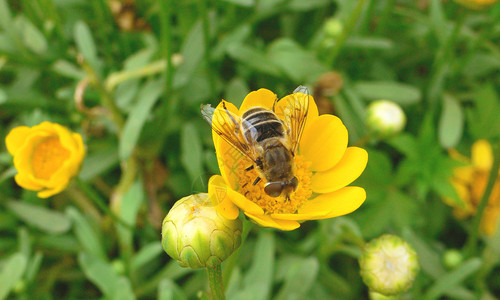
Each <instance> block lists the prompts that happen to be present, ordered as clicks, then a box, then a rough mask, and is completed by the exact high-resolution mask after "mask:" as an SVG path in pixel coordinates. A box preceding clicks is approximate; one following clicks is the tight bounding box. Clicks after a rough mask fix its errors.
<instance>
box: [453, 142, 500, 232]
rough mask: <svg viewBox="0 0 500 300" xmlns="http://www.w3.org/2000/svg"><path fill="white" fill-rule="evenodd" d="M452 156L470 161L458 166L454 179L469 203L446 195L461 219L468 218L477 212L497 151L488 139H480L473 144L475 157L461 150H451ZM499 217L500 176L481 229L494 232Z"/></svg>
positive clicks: (460, 193) (463, 198)
mask: <svg viewBox="0 0 500 300" xmlns="http://www.w3.org/2000/svg"><path fill="white" fill-rule="evenodd" d="M450 155H451V156H452V157H453V158H454V159H456V160H457V161H460V162H462V163H464V164H466V165H465V166H460V167H457V168H455V169H454V170H453V178H452V179H451V183H452V185H453V186H454V187H455V190H456V191H457V193H458V195H459V197H460V199H461V200H462V202H463V203H464V204H465V206H462V207H460V206H458V205H457V204H456V203H455V202H454V201H453V200H451V199H447V198H445V202H446V203H447V204H449V205H451V206H453V207H454V208H455V211H454V212H455V215H456V216H457V217H458V218H465V217H468V216H470V215H473V214H475V213H476V210H477V207H478V205H479V201H480V200H481V197H482V196H483V193H484V190H485V189H486V185H487V183H488V178H489V174H490V171H491V168H492V166H493V150H492V148H491V145H490V144H489V143H488V142H487V141H485V140H478V141H477V142H475V143H474V144H473V145H472V157H471V159H469V158H468V157H465V156H463V155H461V154H460V153H458V152H457V151H451V152H450ZM499 172H500V170H499ZM499 216H500V179H497V181H496V182H495V185H494V186H493V190H492V192H491V194H490V197H489V199H488V204H487V206H486V209H485V211H484V213H483V216H482V219H481V231H482V232H484V233H486V234H488V235H492V234H493V233H494V232H495V230H496V228H497V224H498V218H499Z"/></svg>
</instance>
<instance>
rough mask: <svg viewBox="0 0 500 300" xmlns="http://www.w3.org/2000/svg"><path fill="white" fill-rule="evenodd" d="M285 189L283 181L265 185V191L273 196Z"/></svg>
mask: <svg viewBox="0 0 500 300" xmlns="http://www.w3.org/2000/svg"><path fill="white" fill-rule="evenodd" d="M281 191H283V184H282V183H281V182H269V183H267V184H266V186H265V187H264V192H266V194H267V195H269V196H271V197H278V196H279V195H281Z"/></svg>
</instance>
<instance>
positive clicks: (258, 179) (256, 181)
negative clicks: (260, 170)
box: [253, 177, 260, 185]
mask: <svg viewBox="0 0 500 300" xmlns="http://www.w3.org/2000/svg"><path fill="white" fill-rule="evenodd" d="M259 181H260V177H257V178H256V179H255V181H254V182H253V185H256V184H257V183H259Z"/></svg>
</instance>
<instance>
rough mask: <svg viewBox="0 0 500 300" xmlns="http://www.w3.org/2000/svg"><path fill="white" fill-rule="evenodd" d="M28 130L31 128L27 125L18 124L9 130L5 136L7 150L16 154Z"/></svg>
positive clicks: (28, 132)
mask: <svg viewBox="0 0 500 300" xmlns="http://www.w3.org/2000/svg"><path fill="white" fill-rule="evenodd" d="M30 131H31V128H29V127H26V126H19V127H16V128H14V129H12V130H11V131H10V132H9V134H8V135H7V137H6V138H5V144H6V146H7V151H9V153H10V154H11V155H16V153H17V151H18V150H19V148H21V146H22V145H23V144H24V142H25V141H26V138H27V137H28V135H29V134H30Z"/></svg>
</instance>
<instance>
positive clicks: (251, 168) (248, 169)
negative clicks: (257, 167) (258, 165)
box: [245, 165, 253, 171]
mask: <svg viewBox="0 0 500 300" xmlns="http://www.w3.org/2000/svg"><path fill="white" fill-rule="evenodd" d="M250 170H253V165H251V166H250V167H248V168H246V169H245V171H250Z"/></svg>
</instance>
